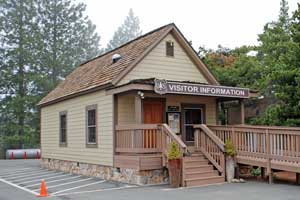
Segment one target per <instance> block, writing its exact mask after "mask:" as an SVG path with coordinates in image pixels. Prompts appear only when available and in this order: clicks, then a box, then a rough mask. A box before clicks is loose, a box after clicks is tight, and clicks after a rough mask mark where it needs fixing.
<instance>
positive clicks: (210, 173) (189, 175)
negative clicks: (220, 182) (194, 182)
mask: <svg viewBox="0 0 300 200" xmlns="http://www.w3.org/2000/svg"><path fill="white" fill-rule="evenodd" d="M212 176H219V173H218V171H217V170H209V171H199V172H186V173H185V178H186V179H194V178H207V177H212Z"/></svg>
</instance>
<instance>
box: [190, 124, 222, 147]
mask: <svg viewBox="0 0 300 200" xmlns="http://www.w3.org/2000/svg"><path fill="white" fill-rule="evenodd" d="M194 128H200V129H201V130H202V131H203V132H204V133H205V134H206V135H207V136H208V137H210V139H212V141H214V143H215V144H216V145H217V146H218V147H219V148H220V150H221V151H222V152H225V143H224V142H223V141H222V140H221V139H220V138H219V137H218V136H216V135H215V134H214V132H213V131H212V130H210V129H209V128H208V127H207V126H206V124H197V125H194Z"/></svg>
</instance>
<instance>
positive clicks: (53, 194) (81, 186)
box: [52, 180, 105, 196]
mask: <svg viewBox="0 0 300 200" xmlns="http://www.w3.org/2000/svg"><path fill="white" fill-rule="evenodd" d="M104 182H105V180H103V181H97V182H94V183H89V184H85V185H80V186H77V187H73V188H68V189H65V190H60V191H57V192H54V193H52V196H55V195H56V194H59V193H62V192H66V191H70V190H75V189H79V188H83V187H87V186H90V185H96V184H99V183H104Z"/></svg>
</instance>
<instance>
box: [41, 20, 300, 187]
mask: <svg viewBox="0 0 300 200" xmlns="http://www.w3.org/2000/svg"><path fill="white" fill-rule="evenodd" d="M250 97H251V92H250V91H249V89H247V88H233V87H225V86H220V84H219V83H218V81H217V80H216V79H215V77H214V76H213V75H212V74H211V73H210V71H209V70H208V69H207V67H206V66H205V65H204V64H203V62H202V61H201V59H199V57H198V56H197V54H196V52H195V51H194V50H193V48H192V47H191V46H190V44H189V43H188V42H187V40H186V39H185V38H184V36H183V35H182V34H181V32H180V31H179V30H178V28H177V27H176V26H175V25H174V24H169V25H166V26H163V27H160V28H158V29H156V30H153V31H151V32H149V33H147V34H145V35H143V36H141V37H139V38H137V39H135V40H133V41H130V42H128V43H126V44H124V45H122V46H120V47H118V48H116V49H114V50H112V51H110V52H107V53H105V54H103V55H101V56H99V57H96V58H94V59H92V60H89V61H87V62H86V63H83V64H81V65H80V66H79V67H77V68H76V69H75V70H74V71H73V72H72V73H71V74H70V75H69V76H67V77H66V79H65V80H64V81H63V82H62V83H61V84H59V85H58V86H57V87H56V88H55V89H54V90H53V91H51V92H50V93H49V94H48V95H47V96H46V97H45V98H43V99H42V100H41V102H40V103H39V107H40V109H41V150H42V165H43V166H45V167H48V168H52V169H60V170H63V171H68V172H72V173H78V174H84V175H90V176H98V177H102V178H105V179H109V180H117V181H123V182H129V183H137V184H151V183H163V182H166V181H167V180H168V175H167V173H166V168H167V162H166V160H167V159H166V152H167V150H168V147H169V143H170V142H171V141H175V142H176V143H177V144H178V146H179V147H180V149H181V152H182V154H183V170H182V185H183V186H193V185H201V184H208V183H210V184H211V183H219V182H224V181H225V179H224V177H225V176H224V174H225V172H224V163H225V159H224V142H225V140H226V139H227V138H231V139H232V140H233V142H234V144H235V145H236V148H237V150H238V156H239V157H238V159H240V160H241V162H242V161H243V159H244V160H246V161H245V162H246V164H251V163H249V162H250V161H249V160H250V157H251V156H252V157H251V159H253V162H254V161H255V162H256V163H255V164H256V165H257V166H262V167H265V168H267V169H268V173H271V172H272V168H273V169H275V168H276V166H277V165H278V166H280V167H281V165H280V164H277V165H276V166H275V165H273V163H272V162H271V160H272V159H271V157H270V156H271V155H272V153H270V152H269V150H267V148H269V149H270V148H271V147H270V143H268V141H269V138H267V137H272V134H282V135H280V137H281V136H282V137H283V138H284V137H289V139H290V140H288V139H285V140H280V142H279V143H278V145H279V146H276V144H277V143H274V144H273V143H272V144H273V146H272V148H273V149H274V150H276V151H277V149H276V148H277V147H278V148H279V149H280V150H283V149H284V148H290V149H289V151H286V153H287V154H288V155H285V154H284V155H282V156H283V157H282V158H283V161H284V162H285V163H287V162H289V161H291V160H292V161H293V164H295V163H297V164H299V156H300V153H299V152H300V147H299V142H300V138H299V137H300V136H299V134H298V132H297V134H296V135H293V134H294V133H295V131H290V130H288V131H287V132H288V133H287V132H282V131H280V130H281V129H280V130H279V131H277V129H276V131H275V132H274V133H273V132H272V131H270V130H269V128H268V127H263V128H262V127H250V126H247V127H246V126H241V125H240V126H238V127H228V126H226V127H225V126H218V125H217V124H218V123H217V114H218V104H219V102H221V101H228V100H239V102H240V108H241V109H240V111H241V112H240V113H239V114H238V115H237V116H235V117H236V118H238V119H240V122H241V124H243V123H244V120H243V118H244V107H243V99H247V98H250ZM235 130H236V132H235ZM265 130H269V131H267V133H265ZM297 131H298V130H297ZM289 134H291V135H289ZM270 135H271V136H270ZM277 136H278V135H274V139H276V137H277ZM290 136H291V137H290ZM271 139H272V138H271ZM250 141H251V142H250ZM283 141H284V142H287V141H290V143H289V144H290V145H289V146H286V145H285V146H282V147H281V146H280V145H281V144H282V143H281V142H283ZM268 144H269V146H268ZM292 144H293V145H292ZM274 145H275V146H274ZM275 147H276V148H275ZM271 150H272V149H271ZM274 152H275V151H274ZM278 152H279V151H278ZM291 155H295V156H291ZM247 156H248V157H247ZM274 156H275V154H274ZM276 156H279V155H276ZM285 156H286V157H285ZM289 157H292V159H291V160H288V159H287V158H289ZM248 158H249V159H248ZM277 168H278V167H277ZM277 168H276V169H277ZM293 169H294V168H293ZM294 171H295V170H294ZM298 172H299V169H298Z"/></svg>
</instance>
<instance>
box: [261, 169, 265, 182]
mask: <svg viewBox="0 0 300 200" xmlns="http://www.w3.org/2000/svg"><path fill="white" fill-rule="evenodd" d="M261 179H263V180H264V179H265V168H264V167H262V168H261Z"/></svg>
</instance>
